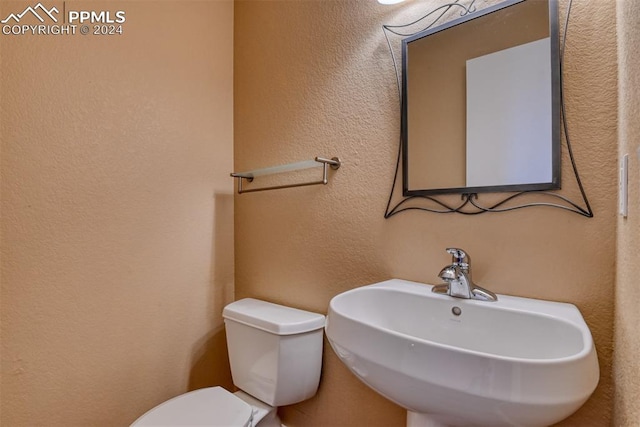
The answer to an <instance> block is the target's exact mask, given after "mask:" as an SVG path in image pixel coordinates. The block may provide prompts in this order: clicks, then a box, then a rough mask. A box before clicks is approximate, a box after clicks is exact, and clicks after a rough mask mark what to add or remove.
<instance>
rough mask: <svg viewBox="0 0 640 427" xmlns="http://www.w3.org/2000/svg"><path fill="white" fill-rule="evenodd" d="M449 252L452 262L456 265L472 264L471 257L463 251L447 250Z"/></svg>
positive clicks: (456, 249)
mask: <svg viewBox="0 0 640 427" xmlns="http://www.w3.org/2000/svg"><path fill="white" fill-rule="evenodd" d="M447 252H448V253H450V254H451V257H452V259H451V262H452V263H454V264H469V262H470V258H469V255H467V253H466V252H465V251H463V250H462V249H458V248H447Z"/></svg>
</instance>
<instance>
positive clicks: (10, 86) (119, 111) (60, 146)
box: [0, 0, 233, 427]
mask: <svg viewBox="0 0 640 427" xmlns="http://www.w3.org/2000/svg"><path fill="white" fill-rule="evenodd" d="M45 3H46V5H48V6H49V7H50V6H53V5H56V6H57V7H58V8H59V9H60V10H62V2H61V1H59V2H55V1H53V2H45ZM27 5H33V3H32V2H8V1H4V0H3V1H2V3H1V4H0V15H2V18H4V17H5V16H6V15H7V14H8V13H10V12H20V11H22V10H23V9H24V8H25V7H26V6H27ZM66 7H67V10H69V9H71V8H77V9H84V10H100V9H102V8H103V9H105V10H114V9H116V10H117V9H120V10H124V11H126V18H127V21H126V23H125V24H124V35H123V36H110V37H100V36H92V35H87V36H80V35H76V36H71V37H56V36H35V37H34V36H24V37H22V36H20V37H19V36H5V35H1V36H0V37H1V41H0V43H1V51H0V55H1V56H2V67H1V69H0V70H1V77H0V84H1V88H0V89H1V92H0V94H1V103H0V105H1V107H2V117H1V121H0V123H1V136H2V251H1V255H2V310H1V311H2V373H1V384H0V386H1V389H2V419H1V421H0V424H2V425H3V426H12V427H13V426H36V425H41V426H45V425H46V426H89V425H95V426H98V425H105V426H106V425H127V424H128V423H130V422H132V421H133V420H134V419H135V418H136V417H137V416H139V415H141V414H142V413H143V412H144V411H146V410H147V409H149V408H150V407H152V406H154V405H156V404H157V403H159V402H160V401H162V400H165V399H167V398H169V397H171V396H174V395H176V394H179V393H182V392H184V391H186V390H188V389H190V388H196V387H202V386H204V385H208V384H214V383H224V384H228V382H229V378H228V377H229V374H228V367H227V365H226V364H227V363H228V362H227V361H226V348H225V346H224V334H223V332H222V331H221V330H220V329H221V325H222V320H221V318H220V314H221V310H222V306H223V305H224V304H225V303H226V302H228V301H230V300H232V299H233V202H232V191H233V190H232V182H231V180H230V179H229V177H228V173H229V172H230V170H231V169H232V157H233V146H232V137H233V130H232V129H233V128H232V126H233V119H232V114H233V111H232V105H233V93H232V86H233V84H232V78H233V69H232V65H233V60H232V54H233V48H232V45H233V2H232V1H230V0H229V1H156V2H111V3H103V2H97V1H85V2H76V1H73V2H72V1H67V2H66ZM216 366H217V369H216Z"/></svg>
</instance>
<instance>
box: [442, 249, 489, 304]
mask: <svg viewBox="0 0 640 427" xmlns="http://www.w3.org/2000/svg"><path fill="white" fill-rule="evenodd" d="M447 252H449V253H450V254H451V256H452V260H451V265H448V266H446V267H445V268H443V269H442V270H440V273H439V274H438V277H440V278H441V279H442V280H444V281H445V282H446V283H443V284H441V285H436V286H434V287H433V289H432V291H433V292H435V293H438V294H447V295H450V296H452V297H456V298H465V299H477V300H482V301H497V300H498V297H497V296H496V294H494V293H493V292H491V291H489V290H487V289H484V288H481V287H480V286H478V285H476V284H475V283H473V280H472V279H471V257H469V255H468V254H467V253H466V252H465V251H463V250H462V249H458V248H447Z"/></svg>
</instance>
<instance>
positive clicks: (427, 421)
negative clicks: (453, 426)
mask: <svg viewBox="0 0 640 427" xmlns="http://www.w3.org/2000/svg"><path fill="white" fill-rule="evenodd" d="M407 427H449V425H448V424H444V423H442V422H440V421H438V420H436V419H435V418H434V416H433V415H429V414H420V413H418V412H412V411H407Z"/></svg>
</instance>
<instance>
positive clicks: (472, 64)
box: [402, 0, 561, 196]
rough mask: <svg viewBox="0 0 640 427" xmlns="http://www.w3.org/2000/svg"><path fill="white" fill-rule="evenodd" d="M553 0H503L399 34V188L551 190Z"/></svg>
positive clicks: (554, 178)
mask: <svg viewBox="0 0 640 427" xmlns="http://www.w3.org/2000/svg"><path fill="white" fill-rule="evenodd" d="M557 7H558V6H557V0H509V1H506V2H504V3H500V4H498V5H496V6H493V7H489V8H487V9H484V10H481V11H479V12H476V13H472V14H469V15H466V16H463V17H461V18H459V19H456V20H453V21H450V22H448V23H446V24H444V25H441V26H439V27H436V28H433V29H429V30H426V31H423V32H421V33H418V34H416V35H413V36H411V37H408V38H406V39H404V40H403V41H402V60H403V62H402V64H403V65H402V70H403V73H402V148H403V192H404V195H405V196H413V195H432V194H446V193H480V192H501V191H528V190H550V189H558V188H560V152H561V139H560V138H561V135H560V120H561V117H560V108H561V107H560V62H559V37H558V22H557V21H558V18H557V14H558V11H557Z"/></svg>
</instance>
